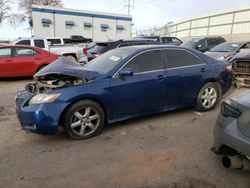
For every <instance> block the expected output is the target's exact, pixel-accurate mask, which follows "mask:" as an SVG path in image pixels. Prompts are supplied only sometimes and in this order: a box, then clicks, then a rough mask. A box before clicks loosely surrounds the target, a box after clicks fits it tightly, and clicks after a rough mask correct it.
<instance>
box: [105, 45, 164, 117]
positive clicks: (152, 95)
mask: <svg viewBox="0 0 250 188" xmlns="http://www.w3.org/2000/svg"><path fill="white" fill-rule="evenodd" d="M163 67H164V65H163V61H162V51H161V50H152V51H146V52H142V53H141V54H139V55H137V56H135V57H134V58H133V59H132V60H131V61H129V62H128V64H127V65H126V66H124V67H123V69H131V70H132V71H133V73H134V74H133V76H126V77H119V76H115V77H113V78H112V79H111V80H110V88H109V90H110V91H109V93H110V98H111V99H112V104H111V105H112V110H113V118H114V119H126V118H129V117H133V116H137V115H139V114H145V113H150V112H151V111H153V110H157V109H160V108H162V107H163V106H164V102H165V100H166V98H165V97H166V88H165V86H164V81H165V78H166V72H165V70H163Z"/></svg>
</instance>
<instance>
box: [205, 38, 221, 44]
mask: <svg viewBox="0 0 250 188" xmlns="http://www.w3.org/2000/svg"><path fill="white" fill-rule="evenodd" d="M219 43H220V41H219V40H218V39H217V38H210V39H207V45H208V46H214V45H217V44H219Z"/></svg>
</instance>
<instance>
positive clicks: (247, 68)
mask: <svg viewBox="0 0 250 188" xmlns="http://www.w3.org/2000/svg"><path fill="white" fill-rule="evenodd" d="M232 69H233V74H234V79H235V84H236V86H237V87H250V59H249V61H242V60H241V61H234V63H233V67H232Z"/></svg>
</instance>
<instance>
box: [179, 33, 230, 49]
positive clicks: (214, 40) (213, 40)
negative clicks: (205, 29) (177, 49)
mask: <svg viewBox="0 0 250 188" xmlns="http://www.w3.org/2000/svg"><path fill="white" fill-rule="evenodd" d="M223 42H226V40H225V39H224V38H223V37H205V38H193V39H191V40H188V41H186V42H184V43H182V44H181V45H180V46H182V47H187V48H193V49H196V50H198V51H200V52H206V51H208V50H209V49H211V48H213V47H215V46H217V45H218V44H221V43H223Z"/></svg>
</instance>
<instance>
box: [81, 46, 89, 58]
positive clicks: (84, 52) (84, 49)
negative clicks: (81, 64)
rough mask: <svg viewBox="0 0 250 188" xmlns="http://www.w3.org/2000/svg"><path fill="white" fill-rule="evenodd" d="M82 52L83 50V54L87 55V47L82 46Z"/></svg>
mask: <svg viewBox="0 0 250 188" xmlns="http://www.w3.org/2000/svg"><path fill="white" fill-rule="evenodd" d="M82 52H83V54H85V55H86V56H88V49H87V48H83V49H82Z"/></svg>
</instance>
